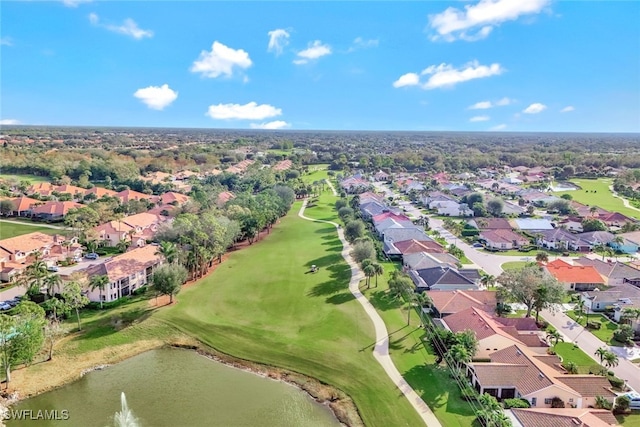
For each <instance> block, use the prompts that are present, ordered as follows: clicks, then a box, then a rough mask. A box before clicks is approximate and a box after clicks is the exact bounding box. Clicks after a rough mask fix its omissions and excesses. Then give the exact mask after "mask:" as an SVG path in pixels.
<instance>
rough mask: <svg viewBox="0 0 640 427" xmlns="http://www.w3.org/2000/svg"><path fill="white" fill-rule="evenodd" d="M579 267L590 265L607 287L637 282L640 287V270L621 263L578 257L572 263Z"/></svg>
mask: <svg viewBox="0 0 640 427" xmlns="http://www.w3.org/2000/svg"><path fill="white" fill-rule="evenodd" d="M574 262H575V263H577V264H579V265H590V266H592V267H594V268H595V269H596V270H598V273H600V275H601V276H602V277H603V278H604V280H605V284H606V285H607V286H618V285H622V284H623V283H631V284H634V282H638V284H637V286H640V270H638V269H637V268H634V267H631V266H629V265H627V264H624V263H621V262H606V261H602V260H599V259H591V258H587V257H580V258H578V259H577V260H575V261H574Z"/></svg>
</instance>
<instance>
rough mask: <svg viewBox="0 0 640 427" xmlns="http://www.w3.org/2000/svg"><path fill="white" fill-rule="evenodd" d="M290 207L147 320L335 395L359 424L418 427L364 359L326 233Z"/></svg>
mask: <svg viewBox="0 0 640 427" xmlns="http://www.w3.org/2000/svg"><path fill="white" fill-rule="evenodd" d="M329 202H330V200H326V201H325V203H329ZM300 206H301V202H296V203H295V204H294V206H293V208H292V210H291V212H290V213H289V214H288V215H287V216H286V217H285V218H283V219H282V220H281V223H280V224H278V225H277V226H276V227H274V229H273V230H272V232H271V235H270V236H269V237H268V238H267V239H266V240H265V241H260V242H258V243H256V244H254V245H252V246H250V247H248V248H245V249H243V250H241V251H238V252H235V253H233V254H231V256H230V257H229V258H228V260H227V261H225V262H224V263H223V264H222V265H220V266H219V267H218V268H217V269H216V270H215V271H214V272H213V273H212V274H211V275H209V276H208V277H207V278H205V279H204V280H202V281H201V282H200V283H198V284H197V285H196V286H193V287H190V288H187V289H185V290H183V291H182V292H181V294H180V295H179V304H177V305H175V306H173V307H170V308H168V309H166V310H163V311H161V312H159V313H158V314H157V318H159V319H162V320H164V321H166V322H167V323H168V324H170V325H172V326H175V327H176V328H177V329H179V330H181V331H183V332H186V333H187V334H189V335H192V336H194V337H196V338H198V339H199V340H201V341H202V342H203V343H205V344H207V345H209V346H211V347H213V348H215V349H217V350H219V351H221V352H223V353H228V354H230V355H232V356H235V357H239V358H243V359H247V360H252V361H257V362H261V363H265V364H270V365H274V366H278V367H282V368H286V369H290V370H292V371H296V372H300V373H303V374H306V375H309V376H312V377H314V378H317V379H319V380H320V381H323V382H325V383H328V384H331V385H333V386H336V387H338V388H339V389H341V390H342V391H344V392H346V393H347V394H348V395H349V396H350V397H351V398H352V399H353V400H354V402H355V403H356V405H357V407H358V410H359V411H360V414H361V416H362V418H363V420H364V422H365V423H366V424H367V425H381V426H382V425H384V426H391V425H392V426H414V425H420V424H421V420H420V418H419V417H418V414H417V413H416V412H415V410H414V409H413V408H412V407H411V405H410V404H409V402H408V401H407V400H406V398H405V397H404V396H403V395H402V394H401V393H399V391H398V390H397V389H396V388H395V386H394V385H393V384H392V382H391V381H390V380H389V379H388V378H387V376H386V374H385V372H384V371H383V369H382V367H380V365H379V364H378V363H377V362H376V361H375V359H374V358H373V355H372V353H371V345H372V344H373V342H374V339H375V335H374V331H373V325H372V323H371V321H370V319H369V318H368V317H367V315H366V314H365V312H364V310H363V309H362V307H361V306H360V304H359V303H358V302H357V301H355V299H354V298H353V296H352V295H351V293H350V292H349V291H348V282H349V278H350V269H349V268H348V266H347V264H346V263H345V262H344V260H343V259H342V257H341V255H340V252H341V250H342V245H341V243H340V241H339V239H338V237H337V234H336V232H335V228H334V227H333V226H331V225H327V224H319V223H313V222H310V221H305V220H302V219H300V218H298V210H299V208H300ZM318 208H319V210H320V209H323V208H322V207H321V206H318ZM310 215H314V214H313V213H311V212H310ZM322 215H323V216H324V213H323V214H322ZM312 264H315V265H317V266H318V267H319V268H320V269H319V271H318V272H317V273H315V274H310V273H308V271H309V268H310V266H311V265H312ZM153 317H156V315H154V316H153Z"/></svg>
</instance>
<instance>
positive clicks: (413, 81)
mask: <svg viewBox="0 0 640 427" xmlns="http://www.w3.org/2000/svg"><path fill="white" fill-rule="evenodd" d="M418 84H420V76H419V75H417V74H416V73H407V74H403V75H401V76H400V78H399V79H398V80H396V81H395V82H393V87H404V86H416V85H418Z"/></svg>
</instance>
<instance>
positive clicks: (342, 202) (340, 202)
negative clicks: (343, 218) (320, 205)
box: [336, 199, 347, 211]
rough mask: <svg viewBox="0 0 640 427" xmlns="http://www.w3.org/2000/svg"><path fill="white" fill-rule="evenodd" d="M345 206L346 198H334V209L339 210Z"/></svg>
mask: <svg viewBox="0 0 640 427" xmlns="http://www.w3.org/2000/svg"><path fill="white" fill-rule="evenodd" d="M346 206H347V201H346V200H344V199H338V200H336V210H338V211H339V210H340V209H342V208H344V207H346Z"/></svg>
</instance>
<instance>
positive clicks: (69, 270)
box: [58, 257, 112, 276]
mask: <svg viewBox="0 0 640 427" xmlns="http://www.w3.org/2000/svg"><path fill="white" fill-rule="evenodd" d="M111 258H112V257H100V258H98V259H86V258H83V259H82V261H80V262H79V263H77V264H74V265H71V266H69V267H59V270H58V274H59V275H61V276H69V275H71V274H73V273H75V272H76V271H79V270H84V269H85V268H87V267H89V266H91V265H97V264H104V263H105V261H107V260H109V259H111Z"/></svg>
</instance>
